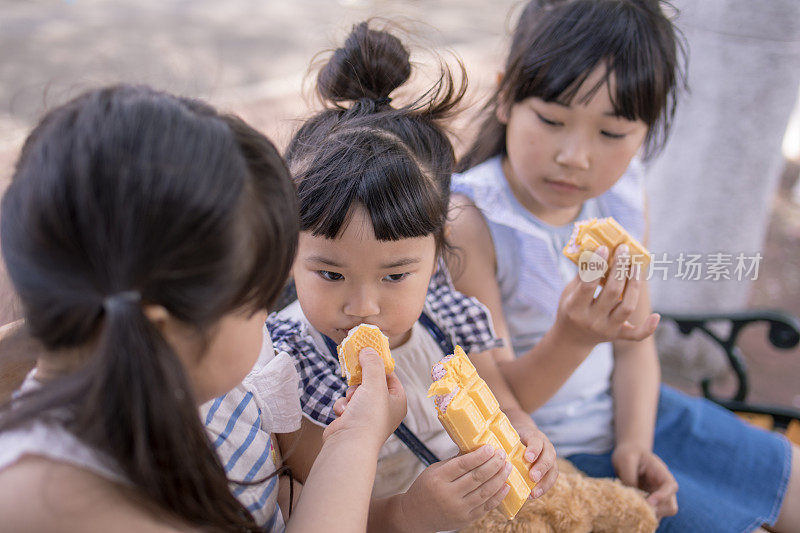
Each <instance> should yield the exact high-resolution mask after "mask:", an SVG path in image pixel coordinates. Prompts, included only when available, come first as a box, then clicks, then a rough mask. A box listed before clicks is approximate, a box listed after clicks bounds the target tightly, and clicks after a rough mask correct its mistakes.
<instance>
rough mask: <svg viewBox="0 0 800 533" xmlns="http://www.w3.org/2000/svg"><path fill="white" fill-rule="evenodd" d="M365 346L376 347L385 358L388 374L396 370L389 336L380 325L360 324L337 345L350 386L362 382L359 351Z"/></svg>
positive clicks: (340, 361)
mask: <svg viewBox="0 0 800 533" xmlns="http://www.w3.org/2000/svg"><path fill="white" fill-rule="evenodd" d="M364 348H374V349H375V351H376V352H378V355H380V356H381V359H383V366H384V367H385V369H386V374H387V375H388V374H391V373H392V372H394V359H392V354H391V353H390V352H389V337H387V336H386V335H384V334H383V332H381V330H380V328H378V326H373V325H371V324H360V325H358V326H356V327H354V328H353V329H351V330H350V331H348V332H347V337H345V338H344V340H343V341H342V343H341V344H340V345H339V346H337V347H336V351H337V352H338V354H339V366H340V367H341V369H342V376H343V377H346V378H347V384H348V385H349V386H351V387H352V386H353V385H359V384H361V363H359V362H358V353H359V352H360V351H361V350H362V349H364Z"/></svg>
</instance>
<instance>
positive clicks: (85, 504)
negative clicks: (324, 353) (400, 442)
mask: <svg viewBox="0 0 800 533" xmlns="http://www.w3.org/2000/svg"><path fill="white" fill-rule="evenodd" d="M1 228H2V248H3V257H4V259H5V263H6V266H7V268H8V273H9V276H10V278H11V280H12V282H13V284H14V287H15V289H16V291H17V293H18V294H19V297H20V300H21V302H22V304H23V306H24V311H25V322H26V324H25V326H26V330H27V333H30V335H31V336H32V337H33V338H34V339H35V340H36V341H38V342H39V343H40V344H41V353H35V354H34V353H32V354H30V355H31V356H35V357H36V358H37V361H36V367H35V369H34V370H33V371H31V373H30V374H29V375H28V377H27V378H26V380H25V382H24V383H23V385H22V387H21V389H20V390H18V391H17V392H16V394H15V395H14V396H13V398H12V400H11V401H10V402H9V403H8V404H6V405H3V406H2V408H1V409H0V494H2V496H0V517H2V523H0V530H2V531H15V532H16V531H42V532H44V531H59V532H85V531H120V532H137V533H140V532H155V531H158V532H168V531H176V532H177V531H184V532H185V531H264V528H263V525H264V524H263V523H261V522H262V521H261V520H258V515H256V514H255V513H254V512H253V511H254V510H253V509H250V508H246V506H245V505H243V504H242V503H241V502H240V501H238V500H237V499H236V498H235V497H234V496H233V495H232V494H231V491H230V489H229V484H228V479H227V478H226V475H225V469H224V468H223V465H222V464H220V461H219V459H218V457H217V456H216V455H215V453H214V448H213V447H212V445H211V443H210V442H209V440H208V437H207V436H206V432H205V431H204V428H203V425H202V423H201V420H200V417H199V416H198V410H197V409H198V405H199V404H201V403H202V402H206V401H208V400H211V399H213V398H215V397H217V396H219V395H220V394H223V393H225V392H226V391H228V390H229V389H231V388H233V387H235V386H236V385H237V384H238V383H240V382H241V381H242V378H243V377H245V375H247V374H248V373H252V372H251V369H252V368H253V366H254V363H255V365H256V368H257V369H258V370H262V369H263V370H265V371H264V372H263V373H262V374H260V375H261V376H262V377H264V378H266V379H265V380H264V381H263V382H262V383H261V389H260V390H259V392H260V393H261V394H260V395H259V400H260V401H263V402H264V407H265V409H267V411H266V412H265V417H266V416H267V413H271V414H272V419H273V421H274V423H275V424H278V425H280V424H282V425H284V426H294V427H296V426H298V425H299V423H300V420H299V418H300V402H299V398H298V394H297V379H298V378H297V374H296V372H295V371H294V367H293V365H292V363H291V361H289V362H288V366H286V365H285V364H284V365H282V364H281V362H280V360H277V359H279V358H275V356H274V354H273V353H272V349H271V344H270V343H269V339H268V338H267V339H266V342H263V350H262V341H263V340H264V334H263V331H264V320H265V318H266V309H267V308H269V307H270V306H271V305H272V304H273V303H274V301H275V299H276V298H277V296H278V295H279V293H280V291H281V289H282V287H283V284H284V280H285V279H286V276H287V274H288V272H289V269H290V267H291V265H292V260H293V259H294V253H295V250H296V247H297V236H298V226H297V203H296V198H295V192H294V188H293V187H292V182H291V180H290V179H289V173H288V170H287V168H286V166H285V164H284V162H283V161H282V159H281V157H280V155H279V154H278V151H277V150H276V149H275V147H274V146H273V145H272V143H271V142H270V141H269V140H268V139H267V138H266V137H264V136H263V135H261V134H260V133H258V132H257V131H255V130H254V129H252V128H251V127H250V126H248V125H247V124H245V123H244V122H243V121H241V120H240V119H238V118H236V117H234V116H230V115H222V114H218V113H217V112H216V111H215V110H214V109H212V108H211V107H209V106H207V105H205V104H203V103H201V102H198V101H195V100H190V99H187V98H180V97H176V96H172V95H169V94H165V93H161V92H158V91H154V90H152V89H149V88H146V87H133V86H117V87H109V88H104V89H98V90H94V91H90V92H88V93H86V94H84V95H82V96H80V97H78V98H76V99H74V100H73V101H71V102H68V103H66V104H64V105H62V106H60V107H58V108H56V109H54V110H53V111H51V112H50V113H48V114H47V115H46V116H45V117H44V119H43V120H42V121H41V122H40V124H39V125H38V126H37V127H36V128H35V129H34V130H33V132H32V133H31V134H30V136H29V137H28V139H27V140H26V142H25V145H24V147H23V149H22V154H21V156H20V158H19V161H18V162H17V165H16V170H15V172H14V176H13V179H12V182H11V184H10V186H9V187H8V189H7V190H6V192H5V195H4V196H3V202H2V226H1ZM259 352H261V355H260V356H259ZM276 360H277V364H276ZM362 360H364V365H365V367H364V371H365V379H366V380H367V381H368V383H367V382H365V384H364V385H365V386H363V387H360V388H359V390H358V391H356V394H354V395H353V397H352V398H351V400H350V406H349V408H348V411H347V413H345V414H344V415H343V416H342V417H341V418H339V419H338V420H337V421H336V423H335V424H334V425H331V426H329V428H328V431H327V433H326V442H325V443H324V444H323V446H322V450H321V451H320V454H319V457H320V460H319V461H318V462H317V464H315V467H314V469H313V470H312V472H311V474H310V475H309V479H308V480H307V483H306V488H305V489H306V490H305V494H304V495H303V498H301V499H300V501H299V502H298V503H297V507H296V509H295V512H294V513H293V514H294V516H293V517H292V523H291V524H290V525H289V529H290V530H295V531H318V530H319V529H318V528H320V527H322V528H325V527H333V526H335V527H337V528H338V530H340V531H359V530H363V528H364V524H365V523H366V508H367V504H368V502H369V495H370V491H371V489H372V481H373V477H374V476H373V472H374V469H375V461H376V459H377V449H378V446H379V444H376V443H380V442H383V440H385V439H386V437H387V436H388V435H389V434H390V433H391V432H392V431H393V430H394V428H395V427H396V426H397V424H398V423H399V422H400V420H401V419H402V415H403V413H404V412H405V401H404V398H403V396H402V389H401V388H399V387H398V386H392V383H391V382H390V383H389V387H388V388H387V383H386V379H385V377H384V373H383V365H382V364H381V362H380V361H379V360H378V358H373V359H372V360H371V361H370V360H369V358H367V359H364V358H362ZM284 363H285V362H284ZM292 380H293V381H292ZM285 383H288V385H286V384H285ZM394 385H396V383H395V384H394ZM370 450H372V453H373V455H372V457H370V453H371V452H370ZM356 453H357V454H359V456H360V457H361V458H362V463H361V469H360V470H358V471H355V472H354V471H351V469H350V464H349V462H346V461H343V460H342V459H341V458H342V457H347V456H348V455H350V454H356ZM370 465H371V470H370ZM270 467H272V463H268V465H267V466H266V467H265V469H264V470H262V471H259V474H262V473H263V474H265V475H266V478H267V479H266V481H265V483H269V482H270V480H269V478H270V477H272V479H273V480H274V479H275V478H274V475H272V476H270V475H269V474H270V472H272V471H273V470H274V469H275V468H274V467H272V468H271V469H270ZM273 474H274V473H273ZM256 481H261V480H260V479H256ZM337 489H340V490H342V491H343V492H337ZM268 495H272V492H271V491H268ZM271 504H272V506H271V508H269V506H262V507H259V509H258V510H259V511H263V512H264V513H265V514H267V516H270V515H274V514H275V500H274V498H273V499H272V500H271ZM336 513H341V514H340V515H339V516H337V515H336ZM282 524H283V523H282V521H281V520H278V521H277V523H274V524H273V525H272V527H270V529H271V530H277V529H282Z"/></svg>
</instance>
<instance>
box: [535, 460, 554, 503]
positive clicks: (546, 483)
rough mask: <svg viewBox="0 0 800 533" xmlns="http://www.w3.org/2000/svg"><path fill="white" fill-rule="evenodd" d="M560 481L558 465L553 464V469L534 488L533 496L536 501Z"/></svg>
mask: <svg viewBox="0 0 800 533" xmlns="http://www.w3.org/2000/svg"><path fill="white" fill-rule="evenodd" d="M557 480H558V463H555V464H553V467H552V468H551V469H550V470H548V471H547V473H546V474H545V475H544V477H543V478H542V479H541V481H539V482H538V483H537V484H536V486H535V487H533V491H532V492H531V496H533V498H534V499H536V498H539V497H541V496H542V495H543V494H544V493H545V492H547V491H548V490H550V489H552V488H553V485H555V484H556V481H557Z"/></svg>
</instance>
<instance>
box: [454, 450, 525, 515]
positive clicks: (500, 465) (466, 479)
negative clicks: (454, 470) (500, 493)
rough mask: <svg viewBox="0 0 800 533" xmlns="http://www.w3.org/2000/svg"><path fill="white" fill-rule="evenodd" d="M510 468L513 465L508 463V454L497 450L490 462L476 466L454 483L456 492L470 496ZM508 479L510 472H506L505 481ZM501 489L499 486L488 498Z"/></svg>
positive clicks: (487, 495)
mask: <svg viewBox="0 0 800 533" xmlns="http://www.w3.org/2000/svg"><path fill="white" fill-rule="evenodd" d="M508 466H511V463H509V462H508V461H506V453H505V452H504V451H502V450H495V452H494V454H493V455H492V457H491V458H490V459H489V460H488V461H486V462H484V463H483V464H480V465H478V466H476V467H475V468H473V469H472V470H470V471H469V472H466V473H464V474H462V475H461V476H460V477H458V478H457V479H455V480H454V481H453V484H454V486H455V487H456V492H457V493H458V494H468V493H470V492H472V491H473V490H475V489H476V488H478V487H480V486H481V485H483V484H484V483H487V482H488V481H489V480H490V479H492V478H494V476H496V475H497V474H498V472H502V471H503V470H504V469H506V468H507V467H508ZM509 472H510V470H509ZM507 477H508V472H506V474H505V476H504V477H503V479H504V480H505V479H506V478H507ZM499 488H500V486H499V485H498V486H497V487H496V488H494V489H492V491H491V492H490V493H489V494H486V497H487V498H488V497H489V496H491V495H492V494H494V492H495V491H496V490H497V489H499ZM475 505H477V504H475Z"/></svg>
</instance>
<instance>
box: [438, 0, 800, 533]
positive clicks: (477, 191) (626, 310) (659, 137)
mask: <svg viewBox="0 0 800 533" xmlns="http://www.w3.org/2000/svg"><path fill="white" fill-rule="evenodd" d="M667 8H669V6H667V5H666V4H665V3H663V2H659V1H657V0H532V1H530V2H529V3H528V4H527V5H526V7H525V8H524V11H523V12H522V15H521V17H520V20H519V22H518V24H517V27H516V29H515V32H514V35H513V39H512V44H511V50H510V53H509V56H508V59H507V61H506V66H505V72H504V73H503V75H502V78H501V79H500V81H499V85H498V88H497V90H496V92H495V94H494V96H493V97H492V99H491V100H490V102H489V104H488V105H487V107H486V111H487V116H486V118H485V120H484V122H483V123H482V124H481V127H480V130H479V131H480V132H479V134H478V136H477V138H476V140H475V142H474V143H473V144H472V147H471V148H470V149H469V150H468V151H467V153H466V155H465V156H464V157H463V158H462V160H461V162H460V168H461V170H462V171H463V172H462V173H461V174H456V175H454V176H453V183H452V190H453V192H454V193H455V194H454V196H453V202H452V204H453V206H452V207H453V211H452V217H453V223H452V233H451V239H452V242H453V244H454V245H455V246H456V247H458V249H459V250H460V252H461V257H460V258H459V259H460V261H459V263H458V266H459V267H460V268H459V269H458V270H455V269H454V272H455V273H456V274H457V276H456V278H455V286H456V288H457V289H459V290H460V291H462V292H463V293H464V294H468V295H470V296H474V297H477V298H478V299H479V300H480V301H481V302H483V303H484V304H485V305H486V306H487V308H488V309H489V310H490V311H491V315H492V318H493V321H494V326H495V328H496V331H497V332H498V335H499V336H500V337H502V338H504V339H506V341H507V342H508V343H509V345H510V346H511V348H512V349H511V350H498V351H496V352H495V354H496V355H497V356H498V357H497V358H496V362H497V366H498V369H499V370H500V372H501V373H502V375H503V376H505V378H506V379H507V381H508V383H509V385H510V387H511V389H512V390H513V392H514V394H515V395H516V397H517V399H518V401H519V403H520V404H521V406H522V407H523V408H524V409H525V410H526V411H527V412H530V413H531V416H532V417H533V419H534V420H535V421H536V423H537V425H538V426H539V427H540V429H542V431H544V432H545V433H547V435H548V436H549V437H550V438H551V439H552V441H553V443H554V444H555V446H556V449H557V451H558V453H559V455H560V456H565V457H567V458H568V459H569V460H570V461H572V462H573V463H574V464H575V465H576V466H578V467H579V468H581V469H582V470H584V471H585V472H586V473H588V474H590V475H592V476H598V477H607V476H618V477H619V478H620V479H621V480H622V481H623V483H625V484H627V485H631V486H635V487H638V488H640V489H642V490H644V491H645V492H647V494H648V496H647V500H648V502H649V503H650V504H651V505H652V506H653V507H654V508H655V511H656V513H657V515H658V516H660V517H666V518H664V519H663V520H662V521H661V524H660V530H661V531H725V532H729V531H751V530H754V529H756V528H758V527H760V526H761V525H762V524H774V527H775V529H776V530H782V531H790V530H795V531H796V530H797V528H798V527H799V526H800V452H798V449H797V447H791V446H790V445H789V443H788V441H786V439H784V438H783V437H779V436H777V435H775V434H771V433H767V432H764V431H761V430H759V429H755V428H753V427H751V426H749V425H746V424H745V423H743V422H742V421H740V420H739V419H738V418H736V417H735V416H734V415H732V414H731V413H729V412H727V411H725V410H724V409H722V408H720V407H718V406H715V405H714V404H712V403H711V402H708V401H706V400H703V399H696V398H691V397H688V396H686V395H684V394H681V393H679V392H677V391H675V390H673V389H671V388H669V387H666V386H663V385H661V386H660V385H659V381H660V370H659V365H658V359H657V354H656V349H655V344H654V342H653V339H652V337H651V335H652V333H653V332H654V331H655V328H656V326H657V324H658V321H659V316H658V315H657V314H654V313H652V310H651V306H650V297H649V293H648V289H647V284H646V282H645V280H644V279H643V273H642V272H641V271H640V269H639V267H637V266H635V265H631V261H630V256H629V250H627V247H625V246H619V247H618V248H617V249H616V250H608V249H606V248H605V247H601V248H600V249H598V250H597V251H596V253H598V254H599V255H601V256H602V257H603V258H604V259H606V260H608V262H609V263H610V268H611V270H610V272H612V275H610V276H609V279H608V281H607V283H606V285H605V287H604V288H603V289H602V291H601V292H599V294H597V288H598V283H599V280H594V281H592V282H588V281H586V282H584V281H581V279H580V278H579V277H578V276H577V275H576V274H577V268H576V267H575V265H574V264H573V263H572V262H571V261H570V260H569V259H567V258H566V257H564V256H563V255H562V253H561V250H562V249H563V248H564V246H565V244H566V243H567V241H568V240H569V238H570V235H571V233H572V228H573V222H575V221H577V220H583V219H588V218H592V217H598V218H599V217H608V216H612V217H614V218H615V219H616V220H617V221H618V222H619V223H620V224H621V225H622V226H623V227H625V228H626V229H627V230H628V231H629V232H630V233H631V234H632V235H633V236H634V237H636V238H637V239H638V240H639V241H640V242H645V243H646V233H647V227H646V224H647V218H646V203H645V197H644V188H643V176H642V166H641V163H640V161H639V159H638V157H637V155H638V154H640V153H641V154H642V155H643V156H644V157H645V158H646V157H651V156H654V155H655V154H656V153H657V152H658V151H659V149H660V148H661V147H662V146H663V144H664V142H665V141H666V139H667V135H668V133H669V127H670V123H671V120H672V117H673V114H674V110H675V105H676V99H677V97H676V93H677V90H678V89H679V87H680V85H681V84H682V82H683V67H684V66H685V65H684V63H685V61H682V60H683V59H684V53H683V52H684V51H683V47H682V41H681V40H680V39H679V38H678V36H677V35H676V30H675V28H674V27H673V25H672V23H671V21H670V20H669V19H668V18H667V17H666V16H665V14H664V12H663V11H662V9H667ZM609 258H611V259H609ZM676 512H677V514H676ZM671 515H674V516H671Z"/></svg>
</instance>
